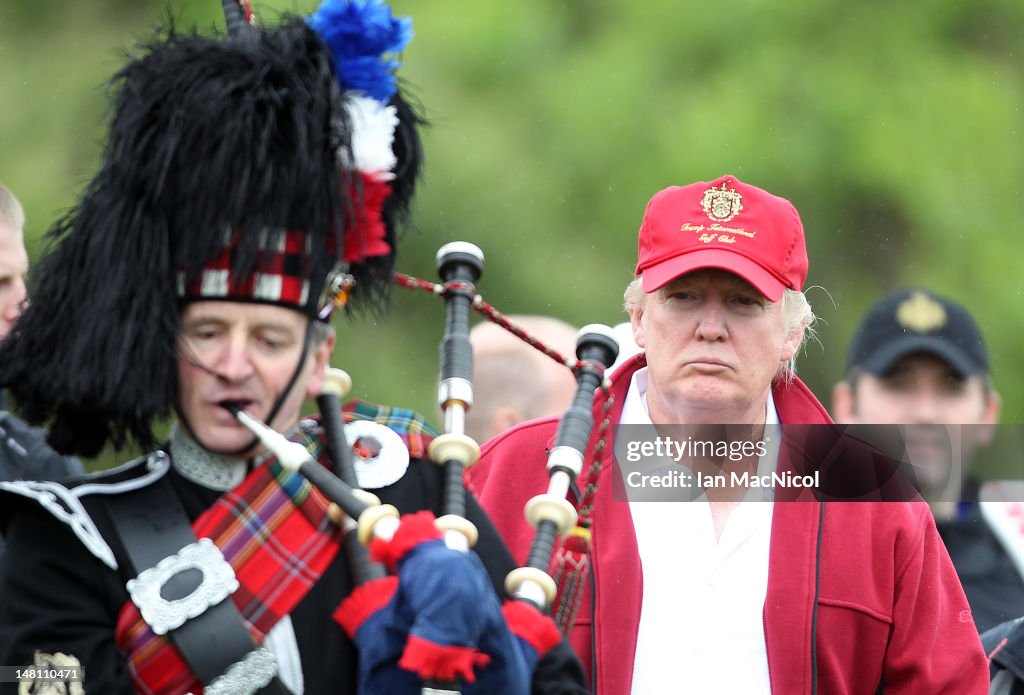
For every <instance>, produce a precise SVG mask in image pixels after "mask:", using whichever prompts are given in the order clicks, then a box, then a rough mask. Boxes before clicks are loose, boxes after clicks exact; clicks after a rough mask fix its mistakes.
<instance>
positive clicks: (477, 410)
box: [466, 315, 576, 443]
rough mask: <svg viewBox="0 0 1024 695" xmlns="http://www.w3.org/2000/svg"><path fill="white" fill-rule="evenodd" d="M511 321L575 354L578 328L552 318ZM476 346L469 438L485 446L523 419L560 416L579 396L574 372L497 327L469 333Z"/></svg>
mask: <svg viewBox="0 0 1024 695" xmlns="http://www.w3.org/2000/svg"><path fill="white" fill-rule="evenodd" d="M507 318H508V319H509V320H510V321H512V322H513V323H515V324H517V325H518V326H520V327H522V328H523V329H524V330H525V331H526V332H527V333H529V334H530V335H532V336H533V337H534V338H536V339H538V340H539V341H540V342H542V343H544V344H545V345H548V346H550V347H551V348H553V349H554V350H556V351H558V352H560V353H561V354H562V355H564V356H566V357H567V358H571V357H573V356H575V354H576V329H575V328H573V327H572V326H571V325H569V324H568V323H566V322H564V321H561V320H559V319H556V318H552V317H548V316H515V315H513V316H508V317H507ZM469 340H470V342H471V343H472V345H473V407H472V408H470V409H469V412H468V414H467V416H466V434H468V435H469V436H470V437H472V438H473V439H475V440H476V441H477V442H480V443H483V442H485V441H487V440H488V439H490V438H491V437H494V436H496V435H498V434H501V433H502V432H504V431H505V430H508V429H511V428H512V427H514V426H515V425H518V424H519V423H520V422H523V421H525V420H533V419H535V418H539V417H547V416H548V415H554V414H556V413H562V412H564V411H565V410H566V408H568V407H569V404H570V403H571V402H572V397H573V394H574V393H575V392H576V378H575V377H574V376H573V373H572V370H570V369H569V368H568V367H566V366H565V365H560V364H558V363H557V362H555V361H554V360H552V359H551V358H550V357H547V356H546V355H544V354H543V353H541V352H540V351H538V350H537V349H535V348H533V347H531V346H530V345H529V344H528V343H526V342H525V341H523V340H520V339H519V338H517V337H516V336H514V335H512V334H511V333H509V332H508V331H507V330H505V329H504V328H502V327H501V326H498V325H497V324H495V323H492V322H490V321H486V322H484V323H479V324H477V325H476V326H474V327H473V329H472V330H471V331H470V333H469Z"/></svg>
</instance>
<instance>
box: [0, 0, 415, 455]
mask: <svg viewBox="0 0 1024 695" xmlns="http://www.w3.org/2000/svg"><path fill="white" fill-rule="evenodd" d="M225 7H227V3H226V4H225ZM229 20H230V17H229ZM229 26H230V21H229ZM411 33H412V32H411V27H410V24H409V21H408V20H405V19H396V18H393V17H392V16H391V12H390V8H388V7H387V6H386V5H385V4H383V3H382V2H380V1H379V0H345V1H338V0H328V2H325V3H324V5H323V6H321V8H320V9H319V10H318V11H317V13H315V14H314V15H313V16H311V17H310V18H308V19H302V18H296V17H291V18H286V19H285V20H284V21H282V22H281V23H280V24H279V25H277V26H274V27H268V28H261V29H256V28H254V27H252V26H251V25H248V24H246V26H245V31H243V32H241V33H236V35H233V36H230V37H228V38H227V39H223V38H220V37H204V36H199V35H196V34H188V35H184V34H179V33H177V32H175V31H174V30H173V29H168V30H166V31H165V33H164V34H163V35H162V36H161V37H159V38H158V39H156V40H153V41H151V42H149V43H147V44H144V45H142V46H139V47H137V48H136V49H135V50H134V51H133V52H132V54H131V55H130V57H129V61H128V63H127V65H126V66H125V67H124V68H122V69H121V70H120V71H119V72H118V73H117V74H116V75H115V76H114V78H113V79H112V81H111V116H110V126H109V133H108V137H107V141H106V144H105V148H104V151H103V157H102V163H101V166H100V168H99V171H98V172H97V173H96V174H95V176H94V177H93V178H92V180H91V181H90V182H89V183H88V184H87V186H86V187H85V189H84V191H83V193H82V194H81V196H80V198H79V200H78V202H77V204H76V205H75V206H74V207H73V208H72V209H71V210H70V211H69V212H68V213H67V214H66V215H65V216H64V217H63V218H62V219H60V220H59V221H58V222H56V223H55V224H54V226H53V227H52V228H51V229H50V230H49V231H48V232H47V238H46V250H45V252H44V254H43V256H42V257H41V258H40V259H39V260H38V261H37V262H36V264H35V265H34V266H33V270H32V273H31V275H30V290H31V297H32V302H31V304H30V305H29V307H28V308H27V309H26V310H25V312H24V313H23V314H22V316H21V318H20V319H19V321H18V322H17V323H16V324H15V326H14V327H13V329H12V331H11V333H10V335H9V336H8V339H6V340H5V341H4V342H3V343H2V344H0V384H3V385H5V386H7V387H9V389H10V391H11V393H12V394H13V396H14V398H15V400H16V401H17V402H18V404H19V406H20V408H21V410H22V412H23V414H24V415H25V417H26V418H27V419H28V420H29V421H30V422H33V423H37V424H41V423H49V424H50V430H51V443H53V445H54V446H55V447H56V448H58V450H60V451H63V452H65V453H77V454H80V455H84V456H94V455H95V454H97V453H98V452H99V450H100V449H101V448H102V447H103V446H104V445H105V444H107V443H108V442H110V443H113V444H114V445H115V446H117V447H121V446H123V445H124V444H126V443H128V442H129V441H133V442H135V443H136V444H138V445H140V446H142V447H147V448H148V447H150V446H152V445H153V444H154V443H155V436H154V432H153V427H154V425H155V424H156V422H157V421H159V420H162V419H165V418H168V417H169V416H170V415H171V413H172V411H173V407H174V402H175V398H176V391H177V384H176V380H177V370H176V359H177V358H176V354H177V337H178V311H179V309H180V306H181V304H182V303H183V302H187V301H192V300H196V299H226V300H235V301H250V302H266V303H271V304H277V305H281V306H287V307H291V308H294V309H296V310H299V311H302V312H303V313H306V314H307V315H309V316H311V317H314V318H320V319H325V318H327V317H328V316H329V312H330V309H331V305H330V302H329V301H327V302H325V300H324V296H325V290H327V291H328V292H327V294H328V295H329V294H330V291H331V283H332V280H333V279H334V278H335V277H337V275H338V274H339V273H340V272H343V273H345V274H348V275H350V276H352V277H354V278H355V280H356V284H355V290H354V292H353V295H352V300H351V304H354V305H355V306H356V307H358V306H360V305H371V306H379V305H380V303H381V299H382V298H383V296H384V294H385V292H386V289H387V285H388V283H390V279H391V271H392V267H393V264H394V257H395V242H396V237H397V235H398V230H399V227H400V225H401V223H402V222H404V221H405V220H406V219H407V218H408V211H409V206H410V204H411V200H412V196H413V193H414V190H415V185H416V180H417V178H418V176H419V173H420V168H421V163H422V157H421V147H420V141H419V137H418V133H417V129H418V127H419V126H420V125H421V124H422V120H421V119H420V117H419V116H418V114H417V113H416V111H415V110H414V109H413V108H411V107H410V105H409V103H408V102H407V101H406V100H405V99H404V98H403V97H402V95H401V94H400V93H399V92H398V89H397V86H396V83H395V78H394V74H393V73H394V68H395V67H396V62H395V61H394V60H393V58H392V57H391V56H393V55H394V54H397V53H398V52H400V51H401V50H402V48H404V46H405V43H406V42H407V41H408V40H409V39H410V38H411ZM346 70H347V71H348V72H347V74H346ZM363 100H369V101H371V102H372V103H364V101H363ZM328 299H329V297H328Z"/></svg>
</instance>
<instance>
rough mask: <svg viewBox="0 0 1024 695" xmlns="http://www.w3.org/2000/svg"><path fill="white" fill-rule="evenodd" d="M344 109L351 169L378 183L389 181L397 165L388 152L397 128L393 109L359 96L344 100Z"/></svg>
mask: <svg viewBox="0 0 1024 695" xmlns="http://www.w3.org/2000/svg"><path fill="white" fill-rule="evenodd" d="M345 110H346V111H347V112H348V117H349V121H350V122H351V124H352V157H353V158H354V159H355V168H356V169H358V170H359V171H361V172H363V173H364V174H366V175H368V176H371V177H373V178H375V179H377V180H378V181H390V180H391V179H393V178H394V176H395V175H394V174H393V173H392V169H394V168H395V164H396V163H397V159H396V158H395V153H394V152H393V151H392V149H391V143H392V142H393V141H394V139H395V128H396V127H397V126H398V113H397V111H396V109H395V107H394V106H384V105H383V104H381V103H380V102H379V101H377V100H376V99H371V98H370V97H368V96H364V95H362V94H359V95H351V96H348V97H346V99H345Z"/></svg>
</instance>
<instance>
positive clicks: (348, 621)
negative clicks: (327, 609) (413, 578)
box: [333, 577, 398, 639]
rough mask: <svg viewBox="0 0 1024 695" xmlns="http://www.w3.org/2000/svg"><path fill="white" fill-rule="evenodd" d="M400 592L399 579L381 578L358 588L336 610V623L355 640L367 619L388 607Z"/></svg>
mask: <svg viewBox="0 0 1024 695" xmlns="http://www.w3.org/2000/svg"><path fill="white" fill-rule="evenodd" d="M396 591H398V577H381V578H380V579H371V580H370V581H368V582H366V583H365V584H362V585H360V586H357V587H356V588H355V590H354V591H352V593H351V594H349V595H348V596H346V597H345V600H344V601H342V602H341V603H340V604H339V605H338V607H337V608H335V609H334V614H333V617H334V622H336V623H338V624H339V625H341V627H342V628H343V629H344V630H345V634H347V635H348V636H349V639H354V638H355V634H356V632H357V631H358V630H359V628H360V626H362V624H363V623H364V622H366V619H367V618H369V617H370V616H371V615H373V614H374V613H376V612H377V611H379V610H380V609H381V608H383V607H384V606H386V605H387V603H388V601H390V600H391V597H392V596H394V595H395V592H396Z"/></svg>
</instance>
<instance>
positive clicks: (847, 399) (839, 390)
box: [832, 381, 857, 425]
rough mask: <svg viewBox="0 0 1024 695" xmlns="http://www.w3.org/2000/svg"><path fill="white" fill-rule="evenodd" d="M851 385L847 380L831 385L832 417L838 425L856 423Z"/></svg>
mask: <svg viewBox="0 0 1024 695" xmlns="http://www.w3.org/2000/svg"><path fill="white" fill-rule="evenodd" d="M853 399H854V395H853V387H852V386H850V382H848V381H840V382H839V383H838V384H836V385H835V386H833V387H832V419H833V420H835V421H836V422H837V423H839V424H840V425H852V424H856V423H857V417H856V415H855V414H854V407H853Z"/></svg>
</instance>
